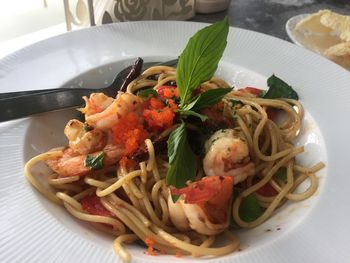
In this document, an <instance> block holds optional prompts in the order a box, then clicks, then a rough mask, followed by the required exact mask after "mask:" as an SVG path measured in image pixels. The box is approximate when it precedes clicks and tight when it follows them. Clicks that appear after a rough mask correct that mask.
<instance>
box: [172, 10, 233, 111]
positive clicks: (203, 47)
mask: <svg viewBox="0 0 350 263" xmlns="http://www.w3.org/2000/svg"><path fill="white" fill-rule="evenodd" d="M228 29H229V25H228V19H227V17H226V18H225V19H224V20H223V21H221V22H218V23H215V24H213V25H210V26H207V27H205V28H203V29H201V30H199V31H198V32H197V33H196V34H195V35H194V36H193V37H191V38H190V40H189V41H188V43H187V46H186V48H185V49H184V51H183V52H182V53H181V55H180V58H179V62H178V64H177V69H176V80H177V87H178V89H179V93H180V98H181V104H182V105H184V104H186V103H187V102H188V101H189V100H190V99H191V96H192V91H193V90H195V89H196V88H198V86H199V85H200V84H201V83H203V82H205V81H207V80H209V79H210V78H211V77H212V76H213V75H214V73H215V71H216V69H217V67H218V63H219V60H220V59H221V57H222V54H223V53H224V50H225V47H226V44H227V41H226V39H227V34H228Z"/></svg>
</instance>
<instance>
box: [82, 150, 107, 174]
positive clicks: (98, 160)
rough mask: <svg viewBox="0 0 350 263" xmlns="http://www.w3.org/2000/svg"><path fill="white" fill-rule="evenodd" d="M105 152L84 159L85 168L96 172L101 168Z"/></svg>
mask: <svg viewBox="0 0 350 263" xmlns="http://www.w3.org/2000/svg"><path fill="white" fill-rule="evenodd" d="M105 155H106V154H105V152H101V153H100V154H99V155H97V156H90V155H87V156H86V159H85V166H86V167H91V168H92V169H93V170H98V169H101V168H102V167H103V160H104V158H105Z"/></svg>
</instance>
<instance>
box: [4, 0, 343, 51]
mask: <svg viewBox="0 0 350 263" xmlns="http://www.w3.org/2000/svg"><path fill="white" fill-rule="evenodd" d="M0 7H1V8H0V57H3V56H5V55H6V54H8V53H10V52H13V51H14V50H16V49H18V48H21V47H24V46H26V45H29V44H32V43H34V42H37V41H40V40H42V39H45V38H49V37H52V36H55V35H58V34H62V33H64V32H67V31H71V30H78V29H81V28H85V27H89V26H93V25H101V24H107V23H112V22H123V21H134V20H189V21H199V22H207V23H213V22H216V21H219V20H221V19H223V18H224V17H225V16H226V15H227V16H229V18H230V25H231V26H236V27H241V28H245V29H250V30H254V31H258V32H262V33H265V34H269V35H272V36H275V37H279V38H282V39H284V40H289V38H288V36H287V34H286V32H285V24H286V22H287V20H288V19H289V18H290V17H292V16H295V15H298V14H303V13H313V12H316V11H318V10H320V9H331V10H333V11H336V12H340V13H347V14H350V0H231V1H230V0H12V1H9V0H0Z"/></svg>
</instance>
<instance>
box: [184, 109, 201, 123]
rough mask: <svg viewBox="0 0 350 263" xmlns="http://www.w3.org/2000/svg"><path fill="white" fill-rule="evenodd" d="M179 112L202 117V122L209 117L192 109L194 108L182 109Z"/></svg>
mask: <svg viewBox="0 0 350 263" xmlns="http://www.w3.org/2000/svg"><path fill="white" fill-rule="evenodd" d="M178 112H179V113H180V114H181V115H186V116H194V117H198V118H200V119H201V121H202V122H204V121H206V120H207V119H208V116H206V115H203V114H200V113H198V112H195V111H192V110H181V109H180V110H179V111H178Z"/></svg>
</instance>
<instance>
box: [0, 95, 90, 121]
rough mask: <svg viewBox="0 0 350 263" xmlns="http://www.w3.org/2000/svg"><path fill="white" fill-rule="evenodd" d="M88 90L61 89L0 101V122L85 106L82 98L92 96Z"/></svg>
mask: <svg viewBox="0 0 350 263" xmlns="http://www.w3.org/2000/svg"><path fill="white" fill-rule="evenodd" d="M90 93H91V90H86V89H76V90H74V89H64V90H62V89H60V91H55V92H42V93H38V94H37V93H35V94H29V95H22V96H17V97H12V98H5V99H0V122H2V121H8V120H13V119H17V118H22V117H26V116H29V115H33V114H36V113H41V112H44V111H53V110H58V109H64V108H70V107H74V106H79V105H83V103H84V101H83V100H82V96H88V95H90Z"/></svg>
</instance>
